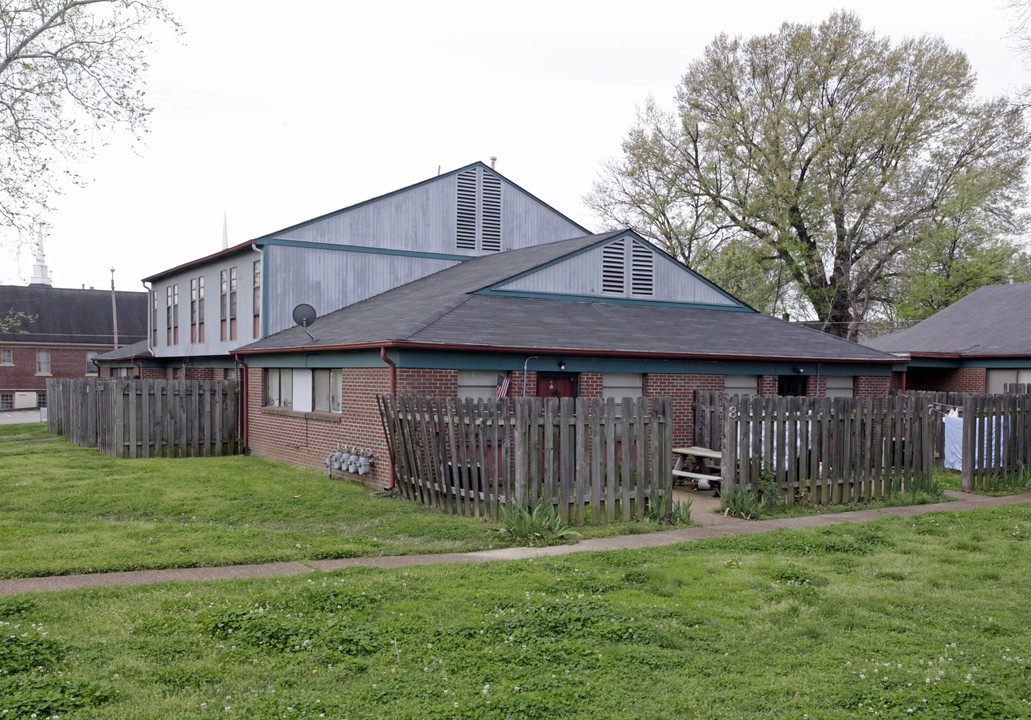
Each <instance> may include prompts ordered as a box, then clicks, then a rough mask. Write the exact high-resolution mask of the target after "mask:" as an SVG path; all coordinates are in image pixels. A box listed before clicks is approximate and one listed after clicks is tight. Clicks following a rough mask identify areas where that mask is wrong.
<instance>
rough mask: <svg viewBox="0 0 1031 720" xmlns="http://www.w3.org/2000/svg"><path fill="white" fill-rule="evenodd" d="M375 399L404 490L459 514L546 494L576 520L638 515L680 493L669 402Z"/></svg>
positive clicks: (530, 501) (490, 511)
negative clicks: (674, 488) (673, 469)
mask: <svg viewBox="0 0 1031 720" xmlns="http://www.w3.org/2000/svg"><path fill="white" fill-rule="evenodd" d="M377 402H378V404H379V408H380V414H381V418H382V420H383V426H384V433H385V435H386V438H387V444H388V448H389V451H390V457H391V461H392V462H393V466H394V475H395V483H396V487H397V488H398V490H399V491H400V493H401V494H402V496H403V497H405V498H407V499H408V500H411V501H413V502H419V503H422V504H424V505H426V506H429V507H434V508H438V509H441V510H444V511H446V512H449V513H452V514H454V515H465V516H472V517H487V518H491V519H497V518H498V517H499V513H500V509H501V506H502V505H506V504H517V505H520V506H522V507H527V508H530V507H534V506H536V505H537V503H538V502H539V501H540V500H541V499H544V500H545V502H547V503H550V504H551V505H552V506H553V507H555V508H556V510H557V511H558V513H559V515H560V516H561V517H562V519H563V520H564V521H566V522H569V523H572V524H585V523H595V524H598V523H608V522H615V521H629V520H639V519H641V518H642V517H643V516H644V513H645V511H646V505H647V503H648V502H650V501H651V502H656V501H658V499H659V498H661V497H663V496H666V495H669V493H670V492H671V491H672V484H673V482H672V480H673V476H672V473H671V463H670V458H671V454H672V448H673V441H672V437H673V436H672V416H673V404H672V401H671V400H670V399H669V398H653V399H651V401H650V402H649V401H648V400H645V399H631V398H625V399H623V401H622V402H619V403H617V402H615V401H613V400H611V399H610V400H602V399H601V398H590V399H588V398H578V399H576V400H574V399H572V398H561V399H559V398H547V399H545V400H543V401H542V399H541V398H515V399H512V400H508V399H505V400H500V401H497V402H492V401H482V400H479V401H473V400H459V399H454V398H426V397H413V396H405V395H401V396H396V397H395V396H393V395H378V396H377Z"/></svg>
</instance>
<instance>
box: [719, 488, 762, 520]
mask: <svg viewBox="0 0 1031 720" xmlns="http://www.w3.org/2000/svg"><path fill="white" fill-rule="evenodd" d="M722 498H723V505H724V507H725V508H726V509H725V510H724V514H725V515H730V516H731V517H739V518H744V519H745V520H758V519H759V516H760V515H762V511H763V503H762V501H761V500H760V499H759V496H758V495H757V494H756V493H754V492H752V491H750V490H745V489H744V488H743V487H741V486H740V485H738V486H736V487H734V489H733V490H731V491H730V492H725V493H723V495H722Z"/></svg>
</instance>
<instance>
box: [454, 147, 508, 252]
mask: <svg viewBox="0 0 1031 720" xmlns="http://www.w3.org/2000/svg"><path fill="white" fill-rule="evenodd" d="M456 209H457V212H456V219H457V223H458V224H457V228H456V242H455V245H456V247H457V248H458V249H459V250H479V251H481V252H499V251H500V250H501V178H499V177H498V176H497V175H495V174H494V173H492V172H489V171H487V170H485V169H484V168H480V167H474V168H469V169H468V170H465V171H463V172H460V173H459V174H458V198H457V208H456Z"/></svg>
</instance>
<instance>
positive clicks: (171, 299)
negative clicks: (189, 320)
mask: <svg viewBox="0 0 1031 720" xmlns="http://www.w3.org/2000/svg"><path fill="white" fill-rule="evenodd" d="M165 334H166V336H167V340H166V341H167V343H168V344H169V345H178V344H179V284H178V283H175V284H173V285H169V286H168V287H166V288H165Z"/></svg>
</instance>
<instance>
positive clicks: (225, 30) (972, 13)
mask: <svg viewBox="0 0 1031 720" xmlns="http://www.w3.org/2000/svg"><path fill="white" fill-rule="evenodd" d="M167 1H168V5H169V7H171V8H172V9H173V10H174V11H175V12H176V13H177V15H178V17H179V19H180V20H181V22H182V24H183V26H184V28H185V31H186V34H185V35H184V36H183V38H182V39H180V40H177V39H175V38H174V37H173V36H172V34H171V33H170V32H167V31H162V32H158V33H157V35H156V42H155V45H154V47H153V49H152V54H151V69H150V73H149V82H148V99H149V102H150V104H152V105H153V107H154V113H153V120H152V126H151V132H150V133H149V134H148V135H147V136H146V137H145V138H144V140H143V142H141V143H137V144H136V145H135V147H134V146H133V145H132V144H131V143H129V142H128V141H127V138H125V137H123V136H114V137H112V138H111V142H110V143H109V144H108V145H107V146H106V147H103V148H101V149H100V150H99V152H98V155H97V157H96V158H95V159H94V160H93V161H92V162H91V163H90V164H89V165H87V166H85V167H83V168H81V171H82V174H83V175H84V176H86V177H87V178H89V179H90V180H91V182H90V183H89V184H88V185H87V186H86V187H81V188H70V189H69V190H68V192H67V193H66V194H65V195H64V196H63V197H60V198H57V199H56V200H55V202H54V206H55V211H54V212H53V213H52V214H51V216H50V217H49V223H50V228H49V231H48V233H49V234H48V237H47V240H46V256H47V263H48V265H49V267H50V270H51V272H52V275H53V279H54V285H55V286H57V287H80V286H82V285H85V286H86V287H90V286H96V287H98V288H101V287H102V288H106V287H109V286H110V281H111V280H110V277H111V276H110V271H109V268H110V267H111V266H114V267H115V268H116V275H115V280H116V285H117V287H118V288H119V289H122V290H141V289H142V285H141V284H140V279H141V278H143V277H145V276H147V275H150V274H153V273H155V272H158V271H160V270H163V269H166V268H170V267H173V266H175V265H177V264H179V263H182V262H185V261H187V260H190V259H193V258H196V257H200V256H202V255H206V254H209V253H212V252H216V251H217V250H219V249H220V247H221V241H222V218H223V213H225V215H226V217H227V218H228V229H229V242H230V244H234V243H239V242H243V241H244V240H249V239H251V238H254V237H258V236H260V235H264V234H266V233H269V232H272V231H274V230H278V229H280V228H283V227H286V226H289V225H292V224H294V223H297V222H300V221H302V220H306V219H308V218H311V217H314V216H316V215H320V214H323V213H326V212H330V211H332V210H336V209H338V208H341V207H346V206H348V205H351V204H353V203H356V202H360V201H362V200H365V199H368V198H371V197H375V196H376V195H380V194H382V193H385V192H389V191H391V190H394V189H397V188H400V187H403V186H405V185H409V184H411V183H414V182H419V181H421V180H425V179H426V178H429V177H432V176H434V175H436V174H437V171H438V167H439V168H440V169H441V170H442V171H445V172H446V171H448V170H452V169H455V168H457V167H460V166H462V165H466V164H468V163H470V162H474V161H476V160H482V161H484V162H486V163H489V162H490V157H491V156H492V155H496V156H497V158H498V161H497V169H498V171H499V172H501V173H502V174H504V175H505V176H506V177H508V178H509V179H510V180H512V181H513V182H515V183H517V184H519V185H521V186H522V187H523V188H525V189H526V190H528V191H529V192H531V193H533V194H535V195H537V196H538V197H539V198H541V199H542V200H544V201H545V202H547V203H549V204H551V205H552V206H554V207H555V208H557V209H558V210H560V211H561V212H563V213H565V214H567V215H569V216H570V217H572V218H573V219H574V220H577V221H579V222H581V223H582V224H585V225H587V226H588V227H590V228H592V229H594V228H596V227H598V225H599V223H598V221H597V219H596V218H594V217H592V216H591V215H590V214H589V213H588V211H587V210H586V208H585V207H584V206H583V204H582V202H581V199H582V197H583V195H584V194H585V193H586V192H588V191H589V190H590V188H591V184H592V183H593V182H594V180H595V179H596V177H597V174H598V169H599V166H600V163H601V162H602V161H604V160H605V159H607V158H610V157H613V156H615V155H617V154H618V152H619V143H620V141H621V139H622V138H623V135H624V134H625V132H626V130H627V129H628V128H629V127H630V125H631V124H632V123H633V121H634V118H635V114H636V110H637V107H638V106H640V105H641V104H642V103H643V101H644V100H645V99H646V98H647V97H648V96H649V95H653V96H654V97H655V98H656V99H657V100H659V101H660V102H661V103H664V104H666V105H671V104H672V97H673V94H674V88H675V85H676V84H677V82H678V80H679V78H680V76H681V75H682V74H683V72H684V70H685V69H686V67H687V65H688V63H689V62H690V61H691V60H693V59H695V58H697V57H699V56H700V55H701V53H702V50H703V48H704V47H705V46H706V45H707V44H708V43H709V42H710V41H711V40H712V39H713V38H714V37H715V36H716V35H717V34H718V33H720V32H726V33H728V34H730V35H743V36H751V35H756V34H760V33H772V32H775V31H776V30H777V29H778V27H779V26H780V24H781V23H782V22H784V21H792V22H801V23H811V22H818V21H820V20H822V19H824V18H826V16H827V15H828V14H829V13H830V12H831V9H832V7H844V8H847V9H851V10H854V11H856V12H857V13H858V14H859V15H860V17H861V18H862V19H863V22H864V26H866V27H868V28H872V29H874V30H875V31H876V32H877V33H878V34H879V35H888V36H891V37H892V38H893V39H896V40H898V39H901V38H902V37H911V36H919V35H924V34H931V35H938V36H941V37H943V38H944V39H945V40H946V41H947V42H948V43H949V45H951V46H952V47H954V48H959V49H962V50H963V51H965V52H966V53H967V55H968V57H969V58H970V61H971V63H972V65H973V67H974V69H975V71H976V72H977V73H978V77H979V81H980V82H979V91H980V93H981V94H982V95H984V96H994V95H998V94H1001V93H1004V92H1007V91H1010V90H1013V89H1015V88H1016V87H1018V86H1020V85H1022V84H1026V83H1028V82H1029V81H1031V75H1029V73H1028V72H1027V70H1026V69H1025V68H1024V67H1023V65H1022V64H1021V62H1020V59H1019V58H1018V57H1017V56H1016V54H1015V53H1014V52H1013V50H1012V48H1011V44H1010V43H1009V41H1008V40H1007V39H1006V35H1007V32H1008V30H1009V26H1010V24H1011V18H1010V16H1009V15H1008V14H1007V12H1006V11H1005V10H1004V9H1003V7H1002V2H1001V1H1000V0H989V1H988V2H985V3H982V4H979V6H976V7H975V3H971V2H959V1H958V0H945V1H942V0H891V1H882V0H855V1H854V2H852V3H842V4H839V5H836V6H834V5H832V4H830V3H825V2H797V1H796V2H791V1H789V2H782V3H777V2H770V1H769V0H737V1H736V2H722V3H720V2H717V3H701V2H697V1H695V2H684V1H680V2H671V1H666V2H655V1H652V0H637V1H636V2H626V1H625V0H622V1H620V2H610V1H608V0H592V1H591V2H566V1H565V0H563V1H562V2H558V1H556V0H551V1H550V2H537V1H530V2H526V1H524V2H520V3H489V4H488V3H483V2H461V3H459V2H447V1H446V0H444V1H441V0H438V2H425V1H420V2H407V1H404V2H397V1H394V2H382V3H369V2H360V3H359V2H331V1H329V0H320V1H316V0H307V1H305V0H298V1H297V2H292V3H282V2H269V1H267V0H219V1H218V2H212V1H211V0H167ZM31 273H32V253H31V251H29V250H27V249H22V250H21V251H20V252H18V251H17V250H16V249H15V247H14V246H13V244H12V243H10V241H5V242H3V244H2V245H0V283H4V284H22V283H25V282H27V281H28V279H29V277H30V275H31Z"/></svg>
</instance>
